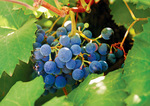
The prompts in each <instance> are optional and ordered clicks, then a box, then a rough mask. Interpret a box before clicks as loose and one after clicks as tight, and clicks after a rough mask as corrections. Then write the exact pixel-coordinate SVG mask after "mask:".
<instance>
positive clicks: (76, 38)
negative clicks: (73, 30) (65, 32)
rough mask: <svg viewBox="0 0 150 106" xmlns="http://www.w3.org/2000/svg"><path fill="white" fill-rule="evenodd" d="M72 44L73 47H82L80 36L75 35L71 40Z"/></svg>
mask: <svg viewBox="0 0 150 106" xmlns="http://www.w3.org/2000/svg"><path fill="white" fill-rule="evenodd" d="M70 42H71V44H72V45H74V44H77V45H80V44H81V39H80V37H79V36H78V35H74V36H73V37H71V38H70Z"/></svg>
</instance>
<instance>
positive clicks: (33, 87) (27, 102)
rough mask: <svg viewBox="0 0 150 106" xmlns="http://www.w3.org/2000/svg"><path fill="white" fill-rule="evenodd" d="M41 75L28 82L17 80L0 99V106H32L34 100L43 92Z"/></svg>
mask: <svg viewBox="0 0 150 106" xmlns="http://www.w3.org/2000/svg"><path fill="white" fill-rule="evenodd" d="M43 88H44V83H43V78H42V77H37V78H35V79H34V80H33V81H30V82H21V81H18V82H17V83H16V84H15V85H14V86H13V87H12V88H11V89H10V91H9V92H8V94H7V95H6V97H5V98H4V99H3V100H2V102H1V106H16V105H18V106H33V105H34V102H35V100H36V99H37V98H38V97H39V96H40V95H41V94H42V93H43V92H44V89H43Z"/></svg>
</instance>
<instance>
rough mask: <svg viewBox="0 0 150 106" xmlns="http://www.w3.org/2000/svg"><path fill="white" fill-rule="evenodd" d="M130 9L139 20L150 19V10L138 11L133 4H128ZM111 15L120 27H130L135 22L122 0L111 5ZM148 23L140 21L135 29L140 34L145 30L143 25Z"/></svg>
mask: <svg viewBox="0 0 150 106" xmlns="http://www.w3.org/2000/svg"><path fill="white" fill-rule="evenodd" d="M128 5H129V7H130V8H131V10H132V11H133V13H134V15H135V16H136V17H137V18H146V17H150V9H146V10H143V9H138V10H137V9H136V5H135V4H132V3H128ZM110 9H111V14H112V15H113V20H115V22H116V23H117V24H118V25H119V26H120V25H127V26H128V27H129V26H130V25H131V23H132V22H133V21H134V20H133V19H132V17H131V15H130V13H129V10H128V9H127V7H126V5H125V4H124V2H123V1H122V0H117V1H115V2H114V3H113V4H111V5H110ZM146 22H147V21H140V22H137V23H136V24H135V25H134V26H133V28H134V29H135V32H136V33H140V32H141V31H142V30H143V28H142V25H143V24H144V23H146Z"/></svg>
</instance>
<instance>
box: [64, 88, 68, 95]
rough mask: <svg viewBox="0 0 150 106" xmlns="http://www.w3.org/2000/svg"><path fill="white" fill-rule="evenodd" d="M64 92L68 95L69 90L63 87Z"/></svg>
mask: <svg viewBox="0 0 150 106" xmlns="http://www.w3.org/2000/svg"><path fill="white" fill-rule="evenodd" d="M63 92H64V94H65V95H66V96H67V95H68V92H67V90H66V88H65V87H64V88H63Z"/></svg>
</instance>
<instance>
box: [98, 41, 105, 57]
mask: <svg viewBox="0 0 150 106" xmlns="http://www.w3.org/2000/svg"><path fill="white" fill-rule="evenodd" d="M98 52H99V53H100V54H101V55H106V54H107V44H106V43H102V45H100V46H99V47H98Z"/></svg>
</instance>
